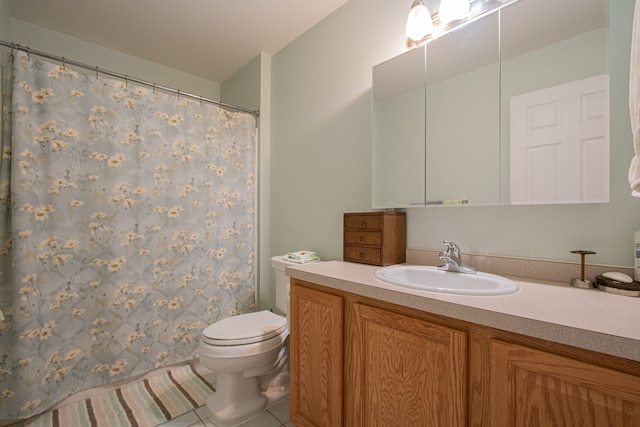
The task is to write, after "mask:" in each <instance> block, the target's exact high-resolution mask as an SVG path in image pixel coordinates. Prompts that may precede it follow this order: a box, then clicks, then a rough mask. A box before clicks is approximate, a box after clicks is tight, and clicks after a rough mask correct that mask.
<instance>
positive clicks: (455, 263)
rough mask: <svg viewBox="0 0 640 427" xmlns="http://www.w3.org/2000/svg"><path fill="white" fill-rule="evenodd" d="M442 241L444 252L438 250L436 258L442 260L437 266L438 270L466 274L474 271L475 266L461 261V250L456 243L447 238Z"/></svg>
mask: <svg viewBox="0 0 640 427" xmlns="http://www.w3.org/2000/svg"><path fill="white" fill-rule="evenodd" d="M442 243H443V244H444V245H445V247H446V250H445V252H440V255H438V258H440V261H442V265H440V266H438V270H443V271H453V272H455V273H467V274H475V273H476V269H475V268H473V267H470V266H468V265H465V264H464V263H463V262H462V252H461V251H460V247H458V245H456V244H455V243H453V242H450V241H448V240H445V241H444V242H442Z"/></svg>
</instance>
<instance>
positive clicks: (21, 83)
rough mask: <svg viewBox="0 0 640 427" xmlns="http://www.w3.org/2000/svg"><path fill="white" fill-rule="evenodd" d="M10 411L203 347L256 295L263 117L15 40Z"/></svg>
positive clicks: (8, 223)
mask: <svg viewBox="0 0 640 427" xmlns="http://www.w3.org/2000/svg"><path fill="white" fill-rule="evenodd" d="M13 56H14V58H13V70H11V69H10V68H9V69H5V72H4V79H3V83H6V84H5V85H4V89H3V126H2V159H1V164H0V208H1V209H2V212H1V213H0V224H1V225H0V256H1V257H2V259H1V262H2V264H0V265H1V267H2V270H1V271H0V309H1V310H2V314H3V315H4V320H3V321H2V322H1V323H0V418H3V419H15V418H25V417H29V416H31V415H34V414H37V413H40V412H42V411H44V410H45V409H47V407H49V406H51V405H53V404H54V403H56V402H57V401H59V400H60V399H62V398H64V397H66V396H68V395H70V394H72V393H74V392H77V391H80V390H83V389H86V388H89V387H92V386H96V385H100V384H105V383H109V382H114V381H118V380H121V379H124V378H127V377H131V376H135V375H138V374H141V373H144V372H147V371H149V370H151V369H154V368H156V367H161V366H165V365H168V364H174V363H177V362H182V361H186V360H191V359H193V358H195V357H197V354H196V347H197V343H198V339H199V335H200V332H201V331H202V329H203V328H204V327H205V326H207V325H208V324H210V323H212V322H214V321H216V320H218V319H221V318H224V317H228V316H230V315H234V314H238V313H244V312H249V311H253V310H254V309H255V292H256V277H255V273H256V268H255V252H254V251H255V247H256V242H255V235H256V233H255V232H256V230H255V228H256V227H255V223H256V219H255V218H256V215H255V210H256V206H255V200H256V175H255V165H256V128H255V118H254V117H253V116H252V115H250V114H246V113H238V112H230V111H227V110H224V109H222V108H220V107H217V106H214V105H211V104H207V103H201V102H199V101H197V100H192V99H187V98H185V97H180V96H175V95H168V94H166V93H161V92H160V91H156V90H154V89H153V88H145V87H143V86H137V85H133V84H130V83H129V82H127V81H119V80H111V79H106V78H102V77H101V76H99V75H98V74H97V73H93V74H92V73H81V72H78V71H74V70H73V69H71V68H69V67H68V66H65V65H64V64H53V63H49V62H45V61H40V60H38V59H36V58H34V57H31V56H30V55H28V54H26V53H23V52H14V54H13Z"/></svg>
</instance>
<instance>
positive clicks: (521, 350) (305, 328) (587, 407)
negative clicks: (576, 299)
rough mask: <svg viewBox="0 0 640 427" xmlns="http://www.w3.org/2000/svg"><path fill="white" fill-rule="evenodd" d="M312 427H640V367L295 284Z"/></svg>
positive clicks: (302, 390)
mask: <svg viewBox="0 0 640 427" xmlns="http://www.w3.org/2000/svg"><path fill="white" fill-rule="evenodd" d="M290 313H291V314H290V320H291V420H292V422H293V423H295V425H296V426H297V427H305V426H331V427H339V426H347V427H352V426H362V427H371V426H385V427H389V426H398V427H400V426H402V427H406V426H437V427H447V426H473V427H487V426H491V427H507V426H508V427H542V426H559V427H578V426H580V427H590V426H592V427H640V362H636V361H632V360H628V359H622V358H618V357H615V356H610V355H605V354H602V353H596V352H593V351H589V350H584V349H579V348H575V347H570V346H567V345H563V344H558V343H553V342H550V341H545V340H541V339H537V338H532V337H528V336H525V335H519V334H515V333H510V332H505V331H501V330H497V329H492V328H488V327H484V326H481V325H476V324H472V323H468V322H463V321H459V320H455V319H451V318H447V317H443V316H437V315H434V314H430V313H425V312H422V311H419V310H415V309H410V308H405V307H401V306H397V305H394V304H391V303H387V302H383V301H378V300H375V299H371V298H366V297H361V296H358V295H354V294H350V293H347V292H343V291H340V290H336V289H331V288H327V287H324V286H321V285H317V284H313V283H308V282H304V281H301V280H298V279H292V285H291V309H290Z"/></svg>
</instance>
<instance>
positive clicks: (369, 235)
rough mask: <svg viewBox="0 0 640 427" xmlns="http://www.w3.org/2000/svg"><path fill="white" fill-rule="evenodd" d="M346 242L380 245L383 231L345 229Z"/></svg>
mask: <svg viewBox="0 0 640 427" xmlns="http://www.w3.org/2000/svg"><path fill="white" fill-rule="evenodd" d="M344 243H345V245H368V246H380V245H381V244H382V233H380V232H379V231H345V232H344Z"/></svg>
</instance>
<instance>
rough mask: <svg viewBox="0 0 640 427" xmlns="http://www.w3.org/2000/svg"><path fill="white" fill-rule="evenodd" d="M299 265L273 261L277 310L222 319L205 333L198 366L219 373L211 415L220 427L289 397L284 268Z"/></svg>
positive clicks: (211, 399) (280, 259)
mask: <svg viewBox="0 0 640 427" xmlns="http://www.w3.org/2000/svg"><path fill="white" fill-rule="evenodd" d="M287 265H299V264H294V263H292V262H289V261H286V260H285V259H284V257H282V256H275V257H273V258H271V266H272V267H273V268H274V269H275V272H276V284H275V286H276V309H277V310H278V311H279V312H281V313H282V316H280V315H278V314H275V313H272V312H271V311H268V310H264V311H258V312H254V313H246V314H241V315H238V316H233V317H228V318H226V319H223V320H220V321H218V322H216V323H214V324H212V325H210V326H208V327H207V328H205V329H204V331H202V337H201V339H200V343H199V345H198V352H199V354H200V362H201V363H202V364H203V365H204V366H205V367H206V368H208V369H210V370H212V371H215V372H216V373H217V383H216V386H215V389H216V390H215V392H214V393H213V394H212V395H211V396H209V398H207V412H208V413H209V417H210V418H211V420H212V421H213V423H214V424H215V425H216V426H219V427H231V426H235V425H238V424H242V423H244V422H246V421H248V420H250V419H251V418H253V417H255V416H257V415H259V414H260V413H262V412H264V411H265V410H266V409H267V408H269V407H270V406H272V405H274V404H275V403H277V402H279V401H280V400H282V399H284V398H286V397H287V396H289V340H288V337H289V328H288V320H287V315H288V311H289V277H287V276H286V275H285V273H284V269H285V266H287Z"/></svg>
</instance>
